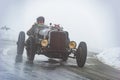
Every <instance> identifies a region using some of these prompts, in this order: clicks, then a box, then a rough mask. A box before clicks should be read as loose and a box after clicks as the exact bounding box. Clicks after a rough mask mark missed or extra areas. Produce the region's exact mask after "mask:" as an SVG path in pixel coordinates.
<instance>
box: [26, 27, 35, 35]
mask: <svg viewBox="0 0 120 80" xmlns="http://www.w3.org/2000/svg"><path fill="white" fill-rule="evenodd" d="M34 30H35V26H34V25H33V26H32V27H31V28H30V29H29V30H28V31H27V35H28V36H33V35H34Z"/></svg>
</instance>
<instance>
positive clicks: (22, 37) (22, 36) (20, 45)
mask: <svg viewBox="0 0 120 80" xmlns="http://www.w3.org/2000/svg"><path fill="white" fill-rule="evenodd" d="M24 45H25V32H23V31H21V32H20V33H19V37H18V42H17V54H18V55H22V54H23V51H24Z"/></svg>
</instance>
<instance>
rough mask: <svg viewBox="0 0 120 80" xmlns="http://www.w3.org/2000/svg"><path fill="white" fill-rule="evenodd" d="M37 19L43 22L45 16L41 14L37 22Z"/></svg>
mask: <svg viewBox="0 0 120 80" xmlns="http://www.w3.org/2000/svg"><path fill="white" fill-rule="evenodd" d="M39 21H43V23H44V21H45V18H44V17H43V16H40V17H38V18H37V22H39Z"/></svg>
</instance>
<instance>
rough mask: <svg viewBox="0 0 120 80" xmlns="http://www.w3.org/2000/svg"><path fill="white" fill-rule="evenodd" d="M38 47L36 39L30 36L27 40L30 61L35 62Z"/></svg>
mask: <svg viewBox="0 0 120 80" xmlns="http://www.w3.org/2000/svg"><path fill="white" fill-rule="evenodd" d="M36 48H37V47H36V45H35V39H34V38H32V37H29V39H28V40H27V46H26V50H27V59H28V61H30V62H33V60H34V57H35V52H36Z"/></svg>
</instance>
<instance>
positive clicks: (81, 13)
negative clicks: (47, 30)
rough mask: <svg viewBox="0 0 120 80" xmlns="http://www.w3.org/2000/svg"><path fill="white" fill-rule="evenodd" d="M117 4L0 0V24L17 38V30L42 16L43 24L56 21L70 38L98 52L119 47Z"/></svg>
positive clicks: (115, 0) (116, 0)
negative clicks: (44, 19) (84, 43)
mask: <svg viewBox="0 0 120 80" xmlns="http://www.w3.org/2000/svg"><path fill="white" fill-rule="evenodd" d="M119 4H120V1H119V0H51V1H50V0H44V1H43V0H19V1H18V0H3V1H0V27H2V26H5V25H6V26H7V27H10V28H11V30H12V31H9V33H11V34H10V36H11V38H13V39H16V40H17V36H18V33H19V32H20V31H21V30H22V31H25V32H26V31H27V30H28V29H29V28H30V27H31V26H32V25H33V24H34V23H35V22H36V18H37V17H39V16H44V17H45V18H46V21H45V23H46V24H47V25H49V23H50V22H52V23H53V24H60V25H61V26H62V27H64V30H67V31H68V32H69V37H70V39H71V40H75V41H76V42H77V43H79V42H80V41H85V42H86V43H87V45H88V50H89V51H94V52H100V51H103V50H104V49H108V48H112V47H120V42H119V41H120V38H119V34H120V27H119V26H120V9H119V7H120V6H119ZM0 35H2V32H1V33H0ZM13 35H14V36H13Z"/></svg>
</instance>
